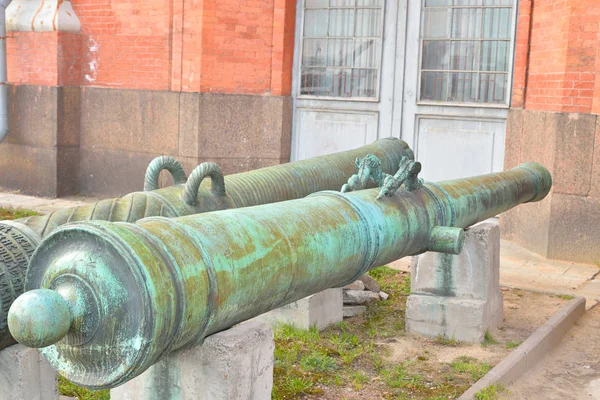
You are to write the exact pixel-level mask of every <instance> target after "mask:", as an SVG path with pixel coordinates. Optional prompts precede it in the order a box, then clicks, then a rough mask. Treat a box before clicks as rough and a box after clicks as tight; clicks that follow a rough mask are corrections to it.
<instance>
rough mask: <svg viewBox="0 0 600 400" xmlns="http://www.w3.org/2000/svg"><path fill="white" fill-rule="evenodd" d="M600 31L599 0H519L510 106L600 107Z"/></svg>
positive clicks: (573, 109)
mask: <svg viewBox="0 0 600 400" xmlns="http://www.w3.org/2000/svg"><path fill="white" fill-rule="evenodd" d="M599 33H600V2H599V1H597V0H521V2H520V7H519V19H518V23H517V42H516V58H515V77H514V86H513V99H512V101H513V102H512V106H513V107H519V108H526V109H529V110H543V111H560V112H583V113H590V112H592V111H594V112H598V110H600V79H596V78H597V75H599V74H598V73H597V71H598V70H600V55H599V54H598V49H599V45H600V35H599ZM598 77H599V78H600V76H598Z"/></svg>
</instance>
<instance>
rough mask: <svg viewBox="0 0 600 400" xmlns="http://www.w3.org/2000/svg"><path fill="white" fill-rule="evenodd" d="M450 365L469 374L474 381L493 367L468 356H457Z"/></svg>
mask: <svg viewBox="0 0 600 400" xmlns="http://www.w3.org/2000/svg"><path fill="white" fill-rule="evenodd" d="M450 367H452V369H453V370H454V371H456V372H458V373H461V374H469V375H470V376H471V379H473V380H474V381H478V380H479V379H481V378H482V377H483V376H484V375H485V374H487V373H488V372H489V370H490V369H492V366H491V365H489V364H488V363H486V362H483V363H482V362H480V361H479V360H477V359H476V358H473V357H468V356H461V357H458V358H455V359H454V361H452V362H451V363H450Z"/></svg>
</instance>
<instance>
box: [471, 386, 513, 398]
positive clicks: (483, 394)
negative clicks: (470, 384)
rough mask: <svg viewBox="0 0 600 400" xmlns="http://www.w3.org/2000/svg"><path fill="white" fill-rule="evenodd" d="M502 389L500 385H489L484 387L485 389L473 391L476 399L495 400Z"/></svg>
mask: <svg viewBox="0 0 600 400" xmlns="http://www.w3.org/2000/svg"><path fill="white" fill-rule="evenodd" d="M505 390H506V389H504V387H503V386H501V385H491V386H488V387H486V388H485V389H482V390H480V391H479V392H477V393H475V399H476V400H496V399H498V398H499V396H500V393H502V392H504V391H505Z"/></svg>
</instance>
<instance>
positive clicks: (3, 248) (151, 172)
mask: <svg viewBox="0 0 600 400" xmlns="http://www.w3.org/2000/svg"><path fill="white" fill-rule="evenodd" d="M367 154H374V155H376V156H377V157H378V158H379V159H380V168H381V170H382V171H383V172H393V171H395V170H396V169H397V168H398V164H399V163H400V161H401V160H402V158H403V157H407V158H409V159H413V158H414V155H413V153H412V151H411V150H410V149H409V148H408V145H407V144H406V143H405V142H404V141H402V140H398V139H394V138H388V139H382V140H378V141H376V142H374V143H373V144H371V145H368V146H364V147H361V148H358V149H356V150H351V151H346V152H341V153H337V154H332V155H327V156H322V157H316V158H312V159H309V160H304V161H297V162H293V163H289V164H282V165H278V166H274V167H268V168H262V169H259V170H255V171H250V172H245V173H240V174H235V175H229V176H226V177H223V175H222V174H221V170H220V168H219V167H218V165H216V164H214V163H203V164H201V165H199V166H198V167H197V168H196V169H195V170H194V171H193V172H192V173H191V174H190V177H189V179H187V178H186V175H185V171H184V169H183V168H182V167H181V165H180V164H179V163H178V162H177V161H176V160H175V159H173V158H172V157H165V156H163V157H158V158H156V159H155V160H154V161H152V162H151V163H150V165H149V166H148V170H147V172H146V179H145V182H144V189H145V191H144V192H136V193H131V194H129V195H127V196H125V197H123V198H119V199H108V200H102V201H99V202H97V203H95V204H92V205H86V206H82V207H74V208H69V209H64V210H60V211H57V212H54V213H51V214H48V215H43V216H34V217H29V218H23V219H20V220H16V221H11V222H7V221H3V222H0V349H3V348H5V347H6V346H9V345H11V344H13V343H15V341H14V340H13V338H12V337H11V336H10V333H9V331H8V327H7V324H6V316H7V313H8V309H9V307H10V305H11V304H12V302H13V301H14V299H15V298H16V297H17V296H18V295H20V294H21V293H23V285H24V277H25V271H26V269H27V266H28V264H29V259H30V257H31V254H32V253H33V251H34V250H35V248H36V247H37V246H38V245H39V243H40V241H41V239H42V238H43V237H45V236H46V235H48V234H49V233H51V232H52V231H54V230H55V229H56V228H58V227H59V226H61V225H64V224H66V223H68V222H75V221H87V220H104V221H124V222H135V221H137V220H139V219H141V218H145V217H150V216H163V217H179V216H184V215H192V214H197V213H201V212H207V211H215V210H223V209H228V208H236V207H248V206H254V205H259V204H265V203H273V202H279V201H284V200H290V199H297V198H302V197H305V196H307V195H309V194H311V193H314V192H318V191H320V190H328V189H337V188H339V187H340V186H341V185H342V184H343V183H344V182H346V180H347V178H348V176H350V175H351V174H352V173H354V172H355V165H354V161H355V159H356V158H357V157H365V156H366V155H367ZM163 169H165V170H168V171H169V172H170V173H171V175H172V176H173V181H174V186H172V187H168V188H164V189H158V176H159V174H160V172H161V170H163ZM205 178H209V179H205ZM371 186H374V185H373V184H371Z"/></svg>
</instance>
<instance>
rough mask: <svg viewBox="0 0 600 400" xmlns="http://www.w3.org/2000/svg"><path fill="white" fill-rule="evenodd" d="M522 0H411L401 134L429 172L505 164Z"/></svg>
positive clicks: (480, 170)
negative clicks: (517, 23)
mask: <svg viewBox="0 0 600 400" xmlns="http://www.w3.org/2000/svg"><path fill="white" fill-rule="evenodd" d="M516 1H517V0H412V1H410V2H409V7H408V13H407V42H406V64H405V85H404V93H403V95H404V103H403V107H402V138H403V139H404V140H405V141H407V142H408V143H409V144H411V145H412V146H414V147H415V155H416V157H417V159H418V160H419V161H421V162H422V164H423V172H422V175H423V177H424V178H425V179H428V180H433V181H436V180H446V179H455V178H460V177H464V176H471V175H480V174H485V173H490V172H495V171H499V170H502V168H503V164H504V138H505V131H506V117H507V115H508V108H509V100H508V99H510V93H511V90H510V89H511V86H512V84H511V81H512V59H513V52H514V31H515V25H514V21H515V19H516V7H515V3H516ZM394 119H396V117H395V118H394Z"/></svg>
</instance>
